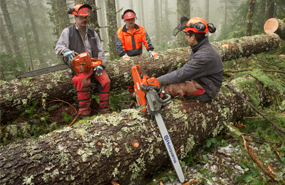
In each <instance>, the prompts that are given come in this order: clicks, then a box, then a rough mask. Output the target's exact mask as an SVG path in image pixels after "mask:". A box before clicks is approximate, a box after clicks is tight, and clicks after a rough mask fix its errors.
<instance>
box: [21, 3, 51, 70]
mask: <svg viewBox="0 0 285 185" xmlns="http://www.w3.org/2000/svg"><path fill="white" fill-rule="evenodd" d="M25 3H26V6H27V14H28V16H29V18H30V22H31V26H32V31H33V33H34V37H35V43H36V48H37V53H38V59H39V60H40V65H41V66H43V67H44V66H46V63H45V61H44V58H43V53H42V51H41V50H42V49H41V48H42V47H41V44H40V37H39V33H38V29H37V26H36V22H35V19H34V15H33V13H32V9H31V5H30V1H29V0H25Z"/></svg>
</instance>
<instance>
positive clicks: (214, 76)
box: [157, 17, 223, 101]
mask: <svg viewBox="0 0 285 185" xmlns="http://www.w3.org/2000/svg"><path fill="white" fill-rule="evenodd" d="M179 31H183V32H184V33H185V35H186V39H187V41H188V43H189V46H190V47H191V49H192V52H191V55H190V59H189V61H188V62H187V63H186V64H185V65H184V66H183V67H182V68H180V69H178V70H175V71H172V72H170V73H168V74H166V75H163V76H160V77H158V78H157V79H158V81H159V84H160V85H166V86H165V89H164V90H165V91H166V93H168V94H170V95H171V96H172V97H175V96H178V97H179V98H180V99H181V98H182V97H183V96H184V97H185V98H189V99H195V100H200V101H209V100H211V99H213V98H214V97H215V96H216V95H217V93H218V91H219V89H220V87H221V85H222V80H223V62H222V59H221V55H220V54H219V53H218V52H217V50H216V49H214V48H213V46H212V45H211V44H210V42H209V40H208V37H207V36H206V33H207V32H210V33H214V32H215V31H216V28H215V27H214V25H213V24H211V23H209V24H207V23H206V21H205V20H204V19H202V18H200V17H194V18H192V19H190V20H189V19H188V18H186V17H181V19H180V24H179V25H178V26H177V27H176V28H175V29H174V30H173V35H174V36H176V35H177V33H178V32H179Z"/></svg>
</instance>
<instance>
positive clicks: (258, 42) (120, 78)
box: [0, 33, 280, 123]
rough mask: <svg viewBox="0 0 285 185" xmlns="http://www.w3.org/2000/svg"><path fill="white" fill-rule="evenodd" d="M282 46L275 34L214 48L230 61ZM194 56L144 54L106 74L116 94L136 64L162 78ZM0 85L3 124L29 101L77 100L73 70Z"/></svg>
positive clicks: (170, 52)
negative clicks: (155, 58)
mask: <svg viewBox="0 0 285 185" xmlns="http://www.w3.org/2000/svg"><path fill="white" fill-rule="evenodd" d="M279 43H280V38H279V36H278V35H276V34H274V33H271V34H262V35H256V36H251V37H242V38H238V39H230V40H226V41H222V42H214V43H212V45H213V46H214V47H215V48H216V49H217V50H218V52H219V53H220V54H221V56H222V59H223V61H226V60H231V59H236V58H240V57H246V56H250V55H252V54H258V53H262V52H266V51H269V50H273V49H276V48H278V47H279ZM190 53H191V49H190V48H189V47H185V48H177V49H171V50H167V51H164V52H159V53H158V54H159V56H160V58H159V59H158V60H156V61H154V59H153V58H150V57H148V56H147V55H142V56H138V57H132V58H131V60H130V61H123V60H116V61H112V62H109V63H108V64H107V66H106V71H107V73H108V75H109V78H110V80H111V90H113V91H115V90H118V89H122V88H125V87H126V86H127V85H132V84H133V80H132V74H131V67H132V66H134V65H136V64H139V65H141V67H143V68H144V69H145V71H146V73H147V74H148V75H149V76H150V77H159V76H161V75H163V74H166V73H169V72H171V71H173V70H176V69H179V68H180V67H181V66H183V65H184V64H185V63H186V62H187V61H188V59H189V55H190ZM0 85H1V86H2V87H1V89H0V95H1V100H0V106H1V123H6V122H8V121H11V120H13V119H15V117H16V116H18V115H20V110H21V109H22V108H24V107H25V106H26V105H27V102H28V100H32V99H33V100H41V101H43V103H45V101H46V100H53V99H58V98H59V99H62V100H65V101H73V100H75V99H76V92H75V89H74V86H73V83H72V81H71V73H70V71H69V70H64V71H58V72H54V73H48V74H44V75H40V76H36V77H33V78H26V79H22V80H21V81H18V80H14V81H11V82H4V81H0ZM93 89H94V91H93V92H95V93H96V92H98V90H97V88H96V83H93Z"/></svg>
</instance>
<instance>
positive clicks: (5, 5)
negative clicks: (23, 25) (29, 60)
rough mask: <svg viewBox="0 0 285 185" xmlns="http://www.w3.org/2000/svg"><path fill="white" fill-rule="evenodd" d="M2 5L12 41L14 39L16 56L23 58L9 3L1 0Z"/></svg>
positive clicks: (0, 4)
mask: <svg viewBox="0 0 285 185" xmlns="http://www.w3.org/2000/svg"><path fill="white" fill-rule="evenodd" d="M0 6H1V10H2V12H3V16H4V20H5V22H6V27H7V30H8V32H9V34H10V36H11V41H12V45H13V48H14V51H15V54H16V57H17V58H18V59H19V60H20V59H22V58H23V57H22V54H21V50H20V47H19V43H18V41H17V36H16V34H15V32H14V28H13V24H12V21H11V18H10V14H9V11H8V8H7V4H6V0H0Z"/></svg>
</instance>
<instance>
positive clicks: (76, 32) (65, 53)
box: [55, 4, 110, 116]
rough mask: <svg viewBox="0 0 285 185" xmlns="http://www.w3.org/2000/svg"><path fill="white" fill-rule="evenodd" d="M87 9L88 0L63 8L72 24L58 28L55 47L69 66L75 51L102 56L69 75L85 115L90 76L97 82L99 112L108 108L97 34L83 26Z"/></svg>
mask: <svg viewBox="0 0 285 185" xmlns="http://www.w3.org/2000/svg"><path fill="white" fill-rule="evenodd" d="M91 10H92V7H91V6H90V5H88V4H77V5H76V6H75V7H74V8H69V9H68V11H67V12H68V13H69V14H73V15H74V20H75V24H74V25H72V26H69V27H67V28H65V29H64V30H63V31H62V33H61V36H60V38H59V40H58V42H57V44H56V47H55V52H56V54H58V55H59V56H62V57H63V59H64V61H65V63H66V64H67V65H68V66H70V68H71V69H72V66H71V62H72V61H73V60H74V58H75V52H76V53H78V54H80V53H83V52H87V53H88V54H89V56H90V57H91V58H98V59H101V60H102V64H101V65H98V66H96V67H94V68H91V69H90V70H87V71H84V72H81V73H76V74H74V76H73V78H72V82H73V84H74V85H75V88H76V91H77V98H78V101H79V111H78V113H79V114H81V115H83V116H88V115H90V112H91V109H90V104H91V100H90V92H89V87H90V86H91V81H90V78H91V77H92V78H94V79H95V80H96V81H97V82H99V84H98V88H99V99H100V103H99V112H101V113H102V114H105V113H109V112H110V108H109V91H110V79H109V77H108V74H107V73H106V71H105V69H104V68H105V65H106V57H105V54H104V51H103V47H102V45H101V43H100V39H99V37H98V34H97V33H96V32H95V30H94V29H92V28H89V27H87V23H88V18H89V16H90V14H91V13H92V11H91ZM72 70H73V69H72Z"/></svg>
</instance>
